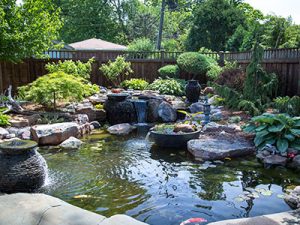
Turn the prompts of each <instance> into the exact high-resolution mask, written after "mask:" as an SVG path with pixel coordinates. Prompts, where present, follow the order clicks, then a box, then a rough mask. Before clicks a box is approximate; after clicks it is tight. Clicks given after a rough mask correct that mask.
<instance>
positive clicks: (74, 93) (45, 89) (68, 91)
mask: <svg viewBox="0 0 300 225" xmlns="http://www.w3.org/2000/svg"><path fill="white" fill-rule="evenodd" d="M97 92H99V87H98V86H97V85H92V84H90V83H87V81H86V80H85V79H83V78H80V77H76V76H72V75H69V74H66V73H64V72H56V73H50V74H47V75H44V76H42V77H39V78H38V79H36V80H35V81H34V82H32V83H31V84H29V85H26V86H22V87H20V88H19V95H20V96H22V97H23V98H24V99H26V100H29V101H33V102H36V103H39V104H42V105H45V106H50V105H51V104H52V103H55V100H66V101H80V100H82V99H83V97H85V96H90V95H92V94H95V93H97ZM54 97H55V98H54Z"/></svg>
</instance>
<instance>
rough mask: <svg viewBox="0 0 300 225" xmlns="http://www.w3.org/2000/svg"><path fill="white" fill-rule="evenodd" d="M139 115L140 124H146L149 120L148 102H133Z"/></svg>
mask: <svg viewBox="0 0 300 225" xmlns="http://www.w3.org/2000/svg"><path fill="white" fill-rule="evenodd" d="M133 103H134V107H135V110H136V114H137V122H138V123H146V120H147V102H146V101H144V100H135V101H133Z"/></svg>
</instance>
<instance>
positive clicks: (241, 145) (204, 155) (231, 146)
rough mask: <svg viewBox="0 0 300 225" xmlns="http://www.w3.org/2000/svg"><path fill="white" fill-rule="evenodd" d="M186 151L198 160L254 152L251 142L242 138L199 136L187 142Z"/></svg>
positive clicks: (230, 156)
mask: <svg viewBox="0 0 300 225" xmlns="http://www.w3.org/2000/svg"><path fill="white" fill-rule="evenodd" d="M188 151H189V152H190V153H191V154H192V155H193V156H194V157H195V158H196V159H198V160H204V161H205V160H218V159H225V158H227V157H229V158H235V157H241V156H246V155H250V154H254V153H255V147H254V146H253V145H252V143H251V142H249V141H247V140H245V139H243V138H232V137H231V138H228V137H225V136H224V137H222V135H219V136H216V137H215V136H200V139H195V140H190V141H189V142H188Z"/></svg>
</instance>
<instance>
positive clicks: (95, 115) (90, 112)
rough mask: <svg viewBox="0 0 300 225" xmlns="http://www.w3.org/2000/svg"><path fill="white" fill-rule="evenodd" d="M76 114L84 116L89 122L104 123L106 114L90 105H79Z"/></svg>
mask: <svg viewBox="0 0 300 225" xmlns="http://www.w3.org/2000/svg"><path fill="white" fill-rule="evenodd" d="M75 113H76V114H86V115H87V116H88V118H89V121H94V120H96V121H105V120H106V112H105V110H104V109H95V108H94V106H93V105H92V104H88V103H85V104H79V105H78V106H77V107H76V111H75Z"/></svg>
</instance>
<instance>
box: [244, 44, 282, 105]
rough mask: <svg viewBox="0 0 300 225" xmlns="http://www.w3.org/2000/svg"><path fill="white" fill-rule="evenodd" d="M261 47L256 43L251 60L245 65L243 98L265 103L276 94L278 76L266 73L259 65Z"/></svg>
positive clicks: (261, 53) (261, 54) (261, 52)
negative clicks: (245, 74)
mask: <svg viewBox="0 0 300 225" xmlns="http://www.w3.org/2000/svg"><path fill="white" fill-rule="evenodd" d="M262 56H263V48H262V47H261V46H260V45H259V44H258V43H256V44H255V47H254V50H253V56H252V60H251V62H250V64H249V66H248V67H247V71H246V73H247V76H246V80H245V83H244V90H243V94H244V98H245V99H246V100H250V101H260V103H261V104H263V105H264V104H266V103H268V102H270V101H271V97H272V96H273V95H276V94H277V89H278V78H277V75H276V74H273V73H272V74H268V73H267V72H266V71H265V70H264V69H263V68H262V66H261V64H260V63H261V61H262Z"/></svg>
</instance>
